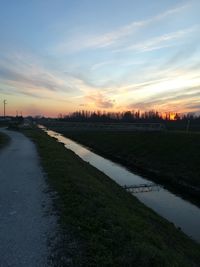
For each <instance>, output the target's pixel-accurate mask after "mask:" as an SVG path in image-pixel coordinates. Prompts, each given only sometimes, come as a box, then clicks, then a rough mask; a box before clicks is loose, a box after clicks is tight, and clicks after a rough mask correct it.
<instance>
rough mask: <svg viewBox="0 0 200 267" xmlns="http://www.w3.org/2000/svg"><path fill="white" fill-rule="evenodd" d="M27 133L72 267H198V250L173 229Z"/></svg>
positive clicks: (48, 141) (36, 133)
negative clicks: (72, 246) (71, 244)
mask: <svg viewBox="0 0 200 267" xmlns="http://www.w3.org/2000/svg"><path fill="white" fill-rule="evenodd" d="M26 134H27V135H28V136H29V137H31V138H32V139H33V140H34V142H35V143H36V145H37V148H38V152H39V154H40V157H41V164H42V166H43V168H44V170H45V171H46V173H47V175H48V181H49V184H50V186H51V188H52V189H54V190H56V191H57V192H58V195H59V198H58V199H57V200H56V207H57V210H58V212H59V214H60V223H61V226H62V228H63V229H66V230H67V231H69V229H70V232H71V234H72V235H74V236H75V239H76V240H77V241H76V243H77V244H78V248H77V249H76V251H75V253H72V254H73V255H72V258H73V262H74V265H73V266H76V267H78V266H87V267H89V266H101V267H103V266H116V267H117V266H120V267H121V266H140V267H143V266H154V267H160V266H162V267H165V266H170V267H173V266H174V267H175V266H176V267H178V266H180V267H184V266H188V267H192V266H196V267H197V266H199V262H200V246H199V245H198V244H196V243H195V242H194V241H192V240H190V239H189V238H188V237H186V236H185V235H184V234H183V233H182V232H181V231H179V230H177V229H176V228H175V227H174V225H173V224H171V223H169V222H167V221H166V220H165V219H163V218H161V217H160V216H158V215H157V214H155V213H154V212H153V211H152V210H150V209H149V208H147V207H145V206H144V205H143V204H142V203H140V202H139V201H138V200H137V199H136V198H135V197H133V196H132V195H130V194H129V193H127V192H125V191H124V189H122V188H121V187H120V186H119V185H117V184H116V183H115V182H114V181H112V180H111V179H110V178H108V177H107V176H105V175H104V174H103V173H101V172H100V171H98V170H97V169H95V168H94V167H92V166H90V165H89V164H88V163H86V162H84V161H82V160H81V159H80V158H79V157H78V156H76V155H75V154H74V153H73V152H71V151H69V150H67V149H66V148H65V147H64V146H63V145H62V144H60V143H58V142H56V140H55V139H53V138H50V137H48V136H47V134H45V133H44V132H42V131H41V130H32V131H29V130H27V131H26ZM62 244H65V245H62ZM62 244H61V247H62V246H64V247H63V248H62V249H63V250H64V251H66V253H69V249H67V246H68V240H64V241H63V243H62ZM65 246H66V249H65ZM60 266H71V265H60Z"/></svg>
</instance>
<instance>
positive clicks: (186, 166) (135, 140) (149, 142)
mask: <svg viewBox="0 0 200 267" xmlns="http://www.w3.org/2000/svg"><path fill="white" fill-rule="evenodd" d="M61 133H63V134H64V135H66V136H67V137H69V138H71V139H73V140H75V141H78V142H79V143H81V144H84V145H86V146H88V147H90V148H92V149H93V150H95V151H97V153H99V154H102V155H104V156H106V157H108V158H111V159H112V160H114V161H116V162H120V163H122V164H124V165H125V166H127V167H129V168H131V169H133V170H135V171H138V172H139V173H141V174H143V175H145V176H146V177H149V178H150V179H153V180H155V181H157V182H159V183H161V184H164V185H166V186H169V189H171V190H173V191H174V192H177V193H180V194H182V195H183V196H185V197H189V198H190V199H191V200H194V202H195V203H197V204H198V205H200V202H199V198H200V134H197V133H181V132H103V131H102V132H94V131H93V132H87V131H85V132H83V131H77V132H72V131H69V132H65V131H61Z"/></svg>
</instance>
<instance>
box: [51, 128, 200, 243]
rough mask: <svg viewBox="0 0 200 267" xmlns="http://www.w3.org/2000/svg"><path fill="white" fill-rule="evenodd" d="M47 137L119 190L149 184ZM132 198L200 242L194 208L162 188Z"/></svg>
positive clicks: (66, 142)
mask: <svg viewBox="0 0 200 267" xmlns="http://www.w3.org/2000/svg"><path fill="white" fill-rule="evenodd" d="M47 133H48V134H49V135H50V136H52V137H55V138H57V140H58V141H59V142H62V143H63V144H64V145H65V147H66V148H68V149H70V150H72V151H74V152H75V153H76V154H77V155H78V156H79V157H81V158H82V159H83V160H84V161H87V162H89V163H90V164H91V165H93V166H94V167H96V168H97V169H99V170H100V171H102V172H104V173H105V174H106V175H108V176H109V177H110V178H112V179H113V180H114V181H116V182H117V183H118V184H120V185H122V186H124V185H133V184H135V185H138V184H146V183H149V180H146V179H144V178H142V177H141V176H139V175H137V174H134V173H132V172H130V171H129V170H127V169H126V168H124V167H122V166H120V165H119V164H116V163H113V162H112V161H110V160H108V159H105V158H103V157H101V156H99V155H97V154H95V153H93V152H92V151H90V150H89V149H87V148H85V147H83V146H82V145H80V144H78V143H76V142H74V141H72V140H70V139H69V138H66V137H64V136H62V135H61V134H58V133H56V132H54V131H50V130H48V131H47ZM134 195H135V196H136V197H137V198H138V199H139V200H140V201H141V202H143V203H144V204H145V205H146V206H148V207H150V208H152V209H153V210H154V211H156V212H157V213H158V214H160V215H161V216H163V217H164V218H166V219H167V220H169V221H171V222H173V223H174V224H175V225H176V226H177V227H180V228H181V229H182V231H183V232H185V233H186V234H187V235H188V236H191V237H192V238H193V239H195V240H196V241H198V242H200V227H199V226H200V209H199V208H198V207H197V206H195V205H193V204H191V203H190V202H188V201H186V200H183V199H182V198H180V197H178V196H176V195H174V194H173V193H171V192H169V191H168V190H165V189H163V188H161V189H160V190H159V191H152V192H145V193H137V194H134Z"/></svg>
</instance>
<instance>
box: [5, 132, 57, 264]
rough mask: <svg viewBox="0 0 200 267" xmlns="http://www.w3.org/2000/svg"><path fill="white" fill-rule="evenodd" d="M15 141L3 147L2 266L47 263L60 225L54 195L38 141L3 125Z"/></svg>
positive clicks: (12, 140)
mask: <svg viewBox="0 0 200 267" xmlns="http://www.w3.org/2000/svg"><path fill="white" fill-rule="evenodd" d="M0 131H1V132H4V133H6V134H7V135H8V136H9V137H10V138H11V142H10V144H9V145H8V146H6V147H5V148H3V149H2V150H1V151H0V267H7V266H9V267H10V266H14V267H18V266H19V267H23V266H26V267H32V266H34V267H40V266H41V267H44V266H51V263H50V262H49V256H50V250H51V246H50V245H48V244H49V240H50V239H53V238H54V236H53V235H55V229H56V217H55V216H54V215H53V214H52V212H50V211H52V207H51V206H52V204H51V197H50V195H49V193H47V189H48V187H47V185H46V183H45V178H44V174H43V172H42V170H41V167H40V164H39V158H38V155H37V151H36V148H35V145H34V144H33V143H32V142H31V141H30V140H29V139H28V138H27V137H25V136H24V135H23V134H21V133H18V132H14V131H8V130H5V129H0Z"/></svg>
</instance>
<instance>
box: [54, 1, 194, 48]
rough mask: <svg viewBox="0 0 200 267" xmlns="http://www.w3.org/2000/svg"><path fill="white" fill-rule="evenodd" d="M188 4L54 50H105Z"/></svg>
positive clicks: (88, 36)
mask: <svg viewBox="0 0 200 267" xmlns="http://www.w3.org/2000/svg"><path fill="white" fill-rule="evenodd" d="M188 6H189V3H187V4H185V5H182V6H179V7H175V8H172V9H170V10H167V11H165V12H163V13H161V14H158V15H156V16H154V17H151V18H149V19H146V20H141V21H133V22H131V23H130V24H128V25H125V26H122V27H119V28H118V29H116V30H114V31H110V32H107V33H104V34H99V35H87V34H84V35H82V34H81V33H80V35H79V36H77V37H75V38H72V39H71V40H70V41H69V40H68V38H67V39H66V40H64V41H63V42H61V43H59V44H57V45H56V48H55V50H56V51H57V52H61V53H71V52H77V51H80V50H84V49H96V48H106V47H110V46H111V45H114V44H116V43H118V42H119V41H120V40H121V39H123V38H126V37H128V36H130V35H133V34H134V33H136V32H137V31H138V30H140V29H142V28H143V27H145V26H148V25H150V24H152V23H155V22H158V21H160V20H162V19H165V18H167V17H169V16H172V15H174V14H176V13H179V12H181V11H183V10H185V9H186V8H188Z"/></svg>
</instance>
